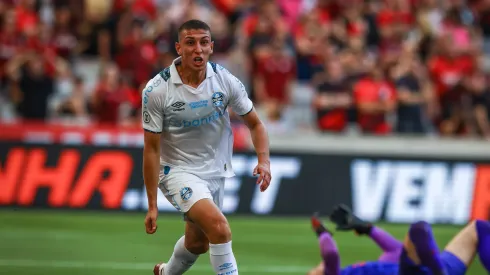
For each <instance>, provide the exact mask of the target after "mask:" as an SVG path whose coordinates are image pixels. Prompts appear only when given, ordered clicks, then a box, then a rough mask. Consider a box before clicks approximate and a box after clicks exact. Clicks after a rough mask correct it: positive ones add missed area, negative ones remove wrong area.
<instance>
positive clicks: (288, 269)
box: [0, 259, 312, 274]
mask: <svg viewBox="0 0 490 275" xmlns="http://www.w3.org/2000/svg"><path fill="white" fill-rule="evenodd" d="M0 266H4V267H48V268H80V269H82V268H85V269H108V270H149V271H151V270H153V267H154V266H155V263H120V262H82V261H57V260H56V261H50V260H45V261H42V260H20V259H12V260H9V259H0ZM238 268H239V271H240V272H250V273H252V272H253V273H290V274H293V273H305V272H307V271H308V270H309V269H310V268H312V267H307V266H287V265H284V266H279V265H277V266H251V265H240V264H239V265H238ZM192 270H195V271H209V272H211V271H212V269H211V266H206V265H195V266H193V267H192V268H191V269H190V271H192Z"/></svg>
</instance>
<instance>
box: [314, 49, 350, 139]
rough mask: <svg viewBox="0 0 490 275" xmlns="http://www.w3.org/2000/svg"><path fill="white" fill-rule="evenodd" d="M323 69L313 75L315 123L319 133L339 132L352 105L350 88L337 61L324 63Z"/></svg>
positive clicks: (340, 64)
mask: <svg viewBox="0 0 490 275" xmlns="http://www.w3.org/2000/svg"><path fill="white" fill-rule="evenodd" d="M326 63H327V64H326V66H325V69H324V70H323V71H322V72H320V73H318V74H317V75H315V78H314V83H315V86H316V90H317V93H316V96H315V99H314V101H313V105H314V106H315V108H316V110H317V123H318V127H319V129H320V130H321V131H328V132H341V131H343V130H344V129H345V127H346V125H347V122H348V108H349V107H350V106H351V104H352V96H351V87H350V84H349V82H348V79H347V77H346V76H345V73H344V71H343V68H342V63H340V61H339V60H338V59H335V58H334V59H331V60H328V61H327V62H326Z"/></svg>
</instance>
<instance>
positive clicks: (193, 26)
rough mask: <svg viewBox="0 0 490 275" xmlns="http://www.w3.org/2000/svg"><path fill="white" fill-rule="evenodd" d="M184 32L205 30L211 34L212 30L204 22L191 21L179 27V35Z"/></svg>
mask: <svg viewBox="0 0 490 275" xmlns="http://www.w3.org/2000/svg"><path fill="white" fill-rule="evenodd" d="M184 30H205V31H209V32H211V28H210V27H209V26H208V24H206V23H205V22H204V21H201V20H197V19H191V20H189V21H186V22H184V23H183V24H182V25H180V27H179V34H180V33H181V32H182V31H184Z"/></svg>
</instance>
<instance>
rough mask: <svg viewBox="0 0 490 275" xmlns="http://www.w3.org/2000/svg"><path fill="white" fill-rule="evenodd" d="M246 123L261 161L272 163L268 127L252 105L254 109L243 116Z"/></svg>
mask: <svg viewBox="0 0 490 275" xmlns="http://www.w3.org/2000/svg"><path fill="white" fill-rule="evenodd" d="M242 118H243V121H244V122H245V125H247V127H248V129H249V130H250V135H251V136H252V142H253V145H254V148H255V152H256V153H257V157H258V159H259V163H267V164H270V160H269V137H268V135H267V129H266V128H265V126H264V124H263V123H262V121H261V120H260V118H259V116H258V114H257V111H255V109H254V108H253V107H252V110H251V111H250V112H248V113H247V114H245V115H243V116H242Z"/></svg>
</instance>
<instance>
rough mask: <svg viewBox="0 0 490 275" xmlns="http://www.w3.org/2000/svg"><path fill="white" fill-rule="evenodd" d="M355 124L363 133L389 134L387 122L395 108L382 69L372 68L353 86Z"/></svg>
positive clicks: (393, 92)
mask: <svg viewBox="0 0 490 275" xmlns="http://www.w3.org/2000/svg"><path fill="white" fill-rule="evenodd" d="M354 100H355V104H356V107H357V122H358V124H359V127H360V129H361V131H362V132H363V133H366V134H379V135H386V134H389V133H390V132H391V125H390V124H389V122H388V119H387V117H388V115H390V114H391V113H392V112H393V111H394V109H395V107H396V96H395V91H394V88H393V86H392V84H391V83H390V82H389V80H388V79H387V77H386V73H385V72H384V71H383V69H382V68H379V67H378V66H374V67H373V68H371V71H370V73H369V74H368V76H366V77H365V78H363V79H361V80H360V81H359V82H357V83H356V84H355V86H354Z"/></svg>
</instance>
